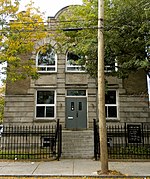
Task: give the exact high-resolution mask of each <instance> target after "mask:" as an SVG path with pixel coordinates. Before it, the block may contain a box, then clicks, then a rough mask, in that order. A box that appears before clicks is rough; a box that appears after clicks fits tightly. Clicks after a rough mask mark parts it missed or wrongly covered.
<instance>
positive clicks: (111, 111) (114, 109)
mask: <svg viewBox="0 0 150 179" xmlns="http://www.w3.org/2000/svg"><path fill="white" fill-rule="evenodd" d="M108 117H117V107H116V106H108Z"/></svg>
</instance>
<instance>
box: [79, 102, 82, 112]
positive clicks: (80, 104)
mask: <svg viewBox="0 0 150 179" xmlns="http://www.w3.org/2000/svg"><path fill="white" fill-rule="evenodd" d="M79 111H82V102H79Z"/></svg>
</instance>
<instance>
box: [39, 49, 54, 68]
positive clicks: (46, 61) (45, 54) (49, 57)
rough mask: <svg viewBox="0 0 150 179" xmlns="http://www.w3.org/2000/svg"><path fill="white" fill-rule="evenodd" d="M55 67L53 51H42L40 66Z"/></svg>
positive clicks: (40, 53)
mask: <svg viewBox="0 0 150 179" xmlns="http://www.w3.org/2000/svg"><path fill="white" fill-rule="evenodd" d="M49 65H55V53H54V51H53V49H51V48H49V49H47V50H46V51H45V50H41V51H40V52H39V53H38V66H49Z"/></svg>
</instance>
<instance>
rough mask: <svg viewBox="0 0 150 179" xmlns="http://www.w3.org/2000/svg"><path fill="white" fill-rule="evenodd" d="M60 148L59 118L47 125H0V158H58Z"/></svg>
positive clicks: (60, 128) (60, 131)
mask: <svg viewBox="0 0 150 179" xmlns="http://www.w3.org/2000/svg"><path fill="white" fill-rule="evenodd" d="M61 150H62V127H61V125H60V124H59V120H58V121H57V124H56V125H49V126H47V125H46V126H1V129H0V159H14V160H18V159H50V160H51V159H58V160H59V158H60V157H61Z"/></svg>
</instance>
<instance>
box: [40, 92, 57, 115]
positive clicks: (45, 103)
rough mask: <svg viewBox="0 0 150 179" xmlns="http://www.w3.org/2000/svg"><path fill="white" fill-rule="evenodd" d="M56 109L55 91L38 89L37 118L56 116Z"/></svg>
mask: <svg viewBox="0 0 150 179" xmlns="http://www.w3.org/2000/svg"><path fill="white" fill-rule="evenodd" d="M55 109H56V99H55V91H49V90H43V91H42V90H38V91H37V94H36V118H54V117H55Z"/></svg>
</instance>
